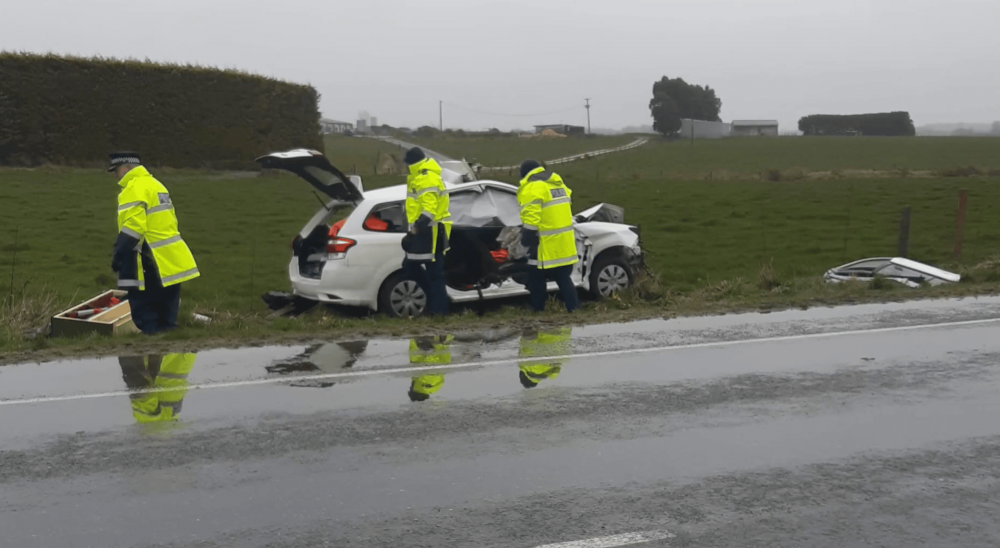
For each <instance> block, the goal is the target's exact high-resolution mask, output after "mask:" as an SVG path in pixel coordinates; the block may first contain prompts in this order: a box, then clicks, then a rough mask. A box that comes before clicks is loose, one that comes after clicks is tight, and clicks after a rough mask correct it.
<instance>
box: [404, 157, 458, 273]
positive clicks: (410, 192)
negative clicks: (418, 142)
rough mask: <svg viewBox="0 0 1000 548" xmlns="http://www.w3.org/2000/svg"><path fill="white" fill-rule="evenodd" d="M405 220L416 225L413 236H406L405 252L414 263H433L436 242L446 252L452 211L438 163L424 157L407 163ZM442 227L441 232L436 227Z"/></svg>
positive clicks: (412, 225)
mask: <svg viewBox="0 0 1000 548" xmlns="http://www.w3.org/2000/svg"><path fill="white" fill-rule="evenodd" d="M406 220H407V222H408V223H409V224H410V228H411V229H413V228H414V227H416V229H417V234H416V236H412V235H411V236H408V237H407V238H406V241H405V246H404V251H405V252H406V258H407V259H408V260H410V261H415V262H425V263H429V262H434V255H435V253H436V252H437V249H438V247H437V246H438V245H439V244H440V245H443V246H444V252H447V251H448V248H449V244H448V240H449V238H451V212H450V211H449V201H448V192H447V191H446V188H445V186H444V181H443V180H442V179H441V166H440V165H439V164H438V163H437V162H436V161H434V159H433V158H427V159H426V160H422V161H420V162H417V163H415V164H413V165H411V166H410V175H409V176H407V178H406ZM441 227H444V232H440V233H439V229H440V228H441Z"/></svg>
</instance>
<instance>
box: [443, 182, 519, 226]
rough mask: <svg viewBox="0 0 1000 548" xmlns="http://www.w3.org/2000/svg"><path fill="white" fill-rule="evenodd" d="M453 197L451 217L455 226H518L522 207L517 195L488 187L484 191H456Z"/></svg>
mask: <svg viewBox="0 0 1000 548" xmlns="http://www.w3.org/2000/svg"><path fill="white" fill-rule="evenodd" d="M450 198H451V217H452V222H453V223H454V224H455V226H465V227H473V228H482V227H496V228H500V227H505V226H518V225H520V224H521V208H520V207H519V206H518V205H517V196H515V195H514V194H511V193H510V192H504V191H502V190H497V189H495V188H491V187H486V189H485V190H483V191H482V192H479V191H462V192H454V193H452V194H451V196H450Z"/></svg>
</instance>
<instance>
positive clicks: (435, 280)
mask: <svg viewBox="0 0 1000 548" xmlns="http://www.w3.org/2000/svg"><path fill="white" fill-rule="evenodd" d="M439 243H440V242H439ZM434 259H435V260H434V262H432V263H415V262H412V261H403V277H405V278H406V279H408V280H413V281H415V282H417V285H419V286H420V289H423V290H424V294H425V295H427V310H426V311H425V313H426V314H428V315H435V314H437V315H444V314H447V313H448V289H447V285H446V283H445V279H444V247H443V246H441V245H439V246H438V249H437V252H436V253H435V255H434Z"/></svg>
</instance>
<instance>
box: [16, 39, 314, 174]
mask: <svg viewBox="0 0 1000 548" xmlns="http://www.w3.org/2000/svg"><path fill="white" fill-rule="evenodd" d="M318 102H319V94H318V93H317V92H316V90H315V89H314V88H313V87H312V86H306V85H298V84H290V83H287V82H281V81H278V80H274V79H271V78H265V77H262V76H255V75H251V74H246V73H242V72H238V71H232V70H216V69H209V68H203V67H195V66H180V65H164V64H155V63H149V62H140V61H119V60H113V59H100V58H95V59H82V58H73V57H60V56H55V55H33V54H15V53H6V52H0V165H14V166H34V165H40V164H44V163H53V164H62V165H73V166H87V167H97V166H101V165H106V163H107V153H108V152H109V151H112V150H135V151H138V152H139V153H140V154H141V155H142V157H143V161H144V163H146V164H148V165H151V166H171V167H193V168H209V169H256V168H257V165H256V164H255V163H254V161H253V159H254V158H255V157H257V156H259V155H261V154H264V153H267V152H271V151H274V150H280V149H287V148H295V147H310V148H319V147H320V146H321V138H320V135H319V108H318Z"/></svg>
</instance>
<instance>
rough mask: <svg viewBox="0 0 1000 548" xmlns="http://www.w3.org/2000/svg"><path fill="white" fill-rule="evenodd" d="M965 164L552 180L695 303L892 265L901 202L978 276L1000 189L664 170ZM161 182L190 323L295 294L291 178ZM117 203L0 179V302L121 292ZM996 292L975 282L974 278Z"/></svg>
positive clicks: (948, 263) (980, 150) (934, 149)
mask: <svg viewBox="0 0 1000 548" xmlns="http://www.w3.org/2000/svg"><path fill="white" fill-rule="evenodd" d="M328 145H329V146H330V149H331V151H330V153H331V156H332V157H333V158H334V161H335V163H337V164H338V165H341V167H342V168H345V169H346V170H348V171H349V170H350V168H346V167H345V166H344V165H343V164H344V163H345V162H352V163H353V162H354V161H357V162H361V161H363V160H364V159H366V158H373V157H374V156H375V155H377V154H378V152H379V150H380V148H383V147H387V145H382V144H380V143H378V142H375V141H371V140H366V139H346V138H341V139H333V140H330V141H328ZM909 147H912V149H911V148H909ZM963 147H964V148H963ZM386 150H388V148H386ZM727 158H728V160H727ZM961 165H969V166H980V167H994V166H997V165H1000V139H898V140H891V139H830V140H826V139H805V138H803V139H771V140H763V139H762V140H749V139H748V140H727V141H718V142H699V143H696V145H695V146H694V147H693V148H692V147H691V146H690V145H689V144H688V145H685V144H683V143H669V144H667V143H655V144H651V145H649V146H648V147H644V148H642V149H640V150H637V151H631V152H626V153H622V154H618V155H613V156H608V157H605V158H602V159H595V160H589V161H584V162H580V163H576V164H569V165H564V166H560V167H559V170H558V171H559V172H560V173H562V174H563V175H564V177H565V178H566V180H567V182H568V184H569V185H570V186H571V187H572V189H573V190H574V195H573V196H574V208H575V209H576V210H581V209H583V208H585V207H588V206H589V205H591V204H595V203H599V202H610V203H615V204H618V205H621V206H623V207H624V208H625V210H626V221H627V222H630V223H635V224H639V225H641V227H642V234H643V240H644V245H645V248H646V249H647V251H648V252H649V258H648V259H649V261H648V262H649V265H650V266H651V267H652V269H653V270H654V271H655V272H657V273H659V275H660V279H661V281H662V284H663V288H664V290H665V293H664V294H667V295H693V296H697V295H699V294H700V293H699V292H700V291H704V290H705V289H706V288H713V287H718V286H719V284H720V283H722V282H723V281H726V283H736V282H739V281H743V282H744V284H747V285H749V286H751V287H756V285H757V284H758V279H759V276H760V273H761V267H762V265H770V266H771V268H773V272H774V274H773V276H772V277H773V278H775V281H777V282H778V283H780V284H781V287H783V288H786V289H787V290H788V291H797V289H795V288H796V287H798V286H797V285H796V280H816V279H817V278H818V277H819V276H821V275H822V273H823V272H824V271H825V270H826V269H828V268H830V267H832V266H836V265H838V264H841V263H844V262H847V261H849V260H853V259H858V258H862V257H866V256H873V255H892V254H895V252H896V238H897V232H898V224H899V217H900V210H901V208H902V207H903V206H907V205H908V206H912V211H913V216H912V219H913V220H912V234H911V244H910V249H911V256H912V257H913V258H915V259H918V260H922V261H926V262H931V263H935V264H939V265H941V266H944V267H947V268H954V269H959V270H962V271H963V272H971V271H970V270H969V269H970V268H971V267H973V266H975V265H980V264H983V263H986V262H987V261H990V260H992V259H994V258H996V257H998V256H1000V216H998V213H1000V179H998V178H996V177H987V176H973V177H951V178H944V177H936V178H925V179H914V178H883V179H843V180H821V181H806V180H802V181H795V182H764V181H743V182H739V181H717V180H716V181H706V180H701V181H698V180H683V179H678V178H673V177H670V176H666V175H665V176H663V177H661V176H659V175H658V171H659V170H660V169H662V170H663V171H664V172H665V173H671V172H674V171H675V170H677V169H681V171H684V170H690V171H691V172H692V173H694V172H705V171H711V170H713V169H725V170H729V171H733V172H736V171H739V170H747V171H753V170H757V169H770V168H774V169H786V168H789V167H792V166H801V167H805V168H808V169H811V170H822V169H837V168H838V167H837V166H841V167H844V168H855V169H866V168H867V169H885V168H893V167H898V166H906V167H909V168H912V169H915V170H916V169H925V170H932V169H939V168H950V167H953V166H961ZM359 171H360V172H361V173H362V174H364V173H365V172H364V171H363V170H361V169H359ZM156 175H158V176H159V178H160V179H161V180H162V181H163V182H164V183H165V184H166V185H167V186H168V188H169V189H170V191H171V195H172V196H173V199H174V202H175V203H176V206H177V212H178V216H179V219H180V229H181V231H182V233H183V235H184V237H185V239H186V240H187V241H188V243H189V244H190V246H191V248H192V250H193V251H194V253H195V257H196V259H197V261H198V263H199V266H200V268H201V272H202V277H201V278H200V279H198V280H196V281H194V282H192V283H189V284H187V285H186V286H185V296H184V308H185V310H191V309H195V308H196V309H198V310H199V311H204V312H207V313H210V314H215V315H216V316H218V315H220V314H230V315H240V314H250V313H252V314H259V313H263V312H264V305H263V303H262V302H261V300H260V295H261V294H262V293H264V292H265V291H268V290H286V289H288V280H287V265H288V260H289V257H290V250H289V244H290V242H291V239H292V238H293V237H294V235H295V234H296V233H297V232H298V230H299V229H300V228H301V227H302V225H303V224H304V223H305V222H306V220H307V219H308V217H309V216H310V215H311V214H312V213H313V212H314V211H315V210H316V208H317V199H316V197H315V196H314V195H313V194H312V193H311V191H310V190H309V188H308V186H307V185H306V184H304V183H303V182H301V181H299V180H298V179H297V178H295V177H292V176H271V177H259V176H255V175H252V174H234V173H225V174H223V173H206V172H197V171H178V170H161V171H159V172H157V173H156ZM501 178H502V177H501ZM402 182H403V179H402V177H399V176H377V177H369V176H366V177H365V185H366V187H367V188H375V187H378V186H385V185H388V184H400V183H402ZM962 189H965V190H968V193H969V205H968V216H967V223H966V227H965V242H964V244H965V245H964V253H963V255H962V257H961V258H960V259H956V258H954V257H952V250H953V246H954V238H955V213H956V209H957V206H958V193H959V190H962ZM117 192H118V186H117V185H116V182H115V181H114V180H113V179H112V177H111V176H109V175H108V174H106V173H104V172H101V171H93V170H79V169H63V168H39V169H33V170H19V169H4V170H0V204H2V209H3V214H2V215H0V273H2V274H3V275H2V277H0V280H2V284H0V287H2V289H3V291H2V293H3V294H4V296H6V295H7V294H8V292H10V291H11V284H10V282H11V279H10V277H9V276H10V275H11V273H12V274H13V292H14V293H15V295H35V294H39V293H42V292H49V293H54V294H55V296H56V300H57V301H58V302H59V304H67V303H69V302H71V301H72V300H74V299H75V300H80V299H81V298H83V297H86V296H90V295H92V294H94V293H97V292H98V291H100V290H102V289H106V288H108V287H110V286H112V285H113V284H114V277H113V275H112V272H111V270H110V267H109V261H110V253H111V244H112V242H113V241H114V238H115V232H116V230H115V216H114V211H115V199H116V195H117ZM15 239H16V243H15ZM991 268H993V267H991ZM991 272H992V271H991ZM998 279H1000V276H998V275H995V274H993V273H987V274H982V273H979V271H977V273H975V274H974V276H973V278H972V279H971V281H973V282H983V281H988V282H994V281H997V280H998ZM810 287H815V284H814V285H812V286H810ZM911 293H912V294H914V295H915V294H917V293H916V292H911ZM768 295H770V294H769V293H762V294H761V295H758V296H755V297H754V298H755V299H758V300H767V299H769V298H770V297H769V296H768ZM786 297H788V295H787V294H786V295H784V296H782V297H781V298H786ZM657 302H659V301H657ZM663 302H667V301H663ZM663 306H668V305H666V304H665V305H663Z"/></svg>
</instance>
